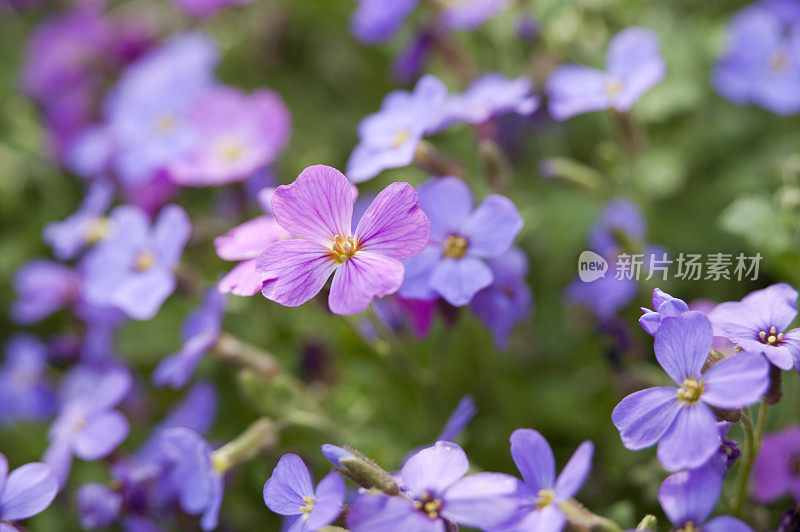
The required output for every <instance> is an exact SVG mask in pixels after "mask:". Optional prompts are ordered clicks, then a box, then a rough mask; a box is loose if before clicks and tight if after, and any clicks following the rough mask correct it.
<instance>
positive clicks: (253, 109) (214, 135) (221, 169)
mask: <svg viewBox="0 0 800 532" xmlns="http://www.w3.org/2000/svg"><path fill="white" fill-rule="evenodd" d="M188 120H189V124H190V126H191V127H193V128H194V131H195V135H196V136H197V140H196V142H195V145H194V148H193V149H192V150H191V151H190V152H189V153H188V154H186V156H185V157H181V158H179V159H178V160H177V161H174V162H173V163H172V164H171V165H170V166H169V174H170V177H171V178H172V179H173V181H175V182H176V183H178V184H181V185H190V186H209V185H221V184H224V183H230V182H233V181H241V180H243V179H246V178H248V177H250V176H251V175H252V174H253V173H254V172H256V170H258V169H260V168H263V167H265V166H267V165H268V164H270V163H272V161H273V160H274V159H275V157H276V156H277V155H278V152H280V150H281V149H282V148H283V147H284V146H285V145H286V142H287V141H288V139H289V129H290V127H291V125H290V121H291V119H290V117H289V110H288V109H287V108H286V105H285V104H284V103H283V100H281V98H280V96H278V95H277V94H276V93H274V92H272V91H268V90H259V91H256V92H254V93H253V94H251V95H248V94H245V93H243V92H240V91H238V90H236V89H231V88H228V87H221V88H218V89H214V90H212V91H210V92H208V93H207V94H205V95H204V96H202V97H200V98H199V99H198V100H197V102H196V103H195V104H194V105H193V106H192V108H191V110H190V111H189V116H188Z"/></svg>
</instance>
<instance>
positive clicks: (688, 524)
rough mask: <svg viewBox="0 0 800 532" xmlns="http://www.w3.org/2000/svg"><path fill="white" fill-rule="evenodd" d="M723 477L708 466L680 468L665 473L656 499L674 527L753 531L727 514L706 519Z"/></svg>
mask: <svg viewBox="0 0 800 532" xmlns="http://www.w3.org/2000/svg"><path fill="white" fill-rule="evenodd" d="M722 480H723V477H720V476H719V475H717V474H716V473H715V472H714V471H712V470H710V469H709V468H701V469H694V470H689V471H681V472H680V473H675V474H672V475H670V476H668V477H667V478H666V479H665V480H664V482H663V483H662V484H661V487H660V488H659V490H658V502H660V503H661V508H663V509H664V513H665V514H667V517H668V518H669V520H670V522H672V524H673V525H674V527H675V529H676V530H702V531H703V532H752V531H751V529H750V527H749V526H747V525H746V524H744V523H742V522H741V521H739V520H738V519H734V518H733V517H728V516H720V517H715V518H713V519H711V520H709V521H706V519H707V518H708V514H710V513H711V510H713V509H714V505H715V504H716V502H717V499H718V498H719V495H720V491H721V489H722Z"/></svg>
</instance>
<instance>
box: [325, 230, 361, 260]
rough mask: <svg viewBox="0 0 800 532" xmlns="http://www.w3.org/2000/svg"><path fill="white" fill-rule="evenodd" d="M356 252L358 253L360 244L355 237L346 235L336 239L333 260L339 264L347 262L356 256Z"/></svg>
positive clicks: (332, 248) (332, 251)
mask: <svg viewBox="0 0 800 532" xmlns="http://www.w3.org/2000/svg"><path fill="white" fill-rule="evenodd" d="M356 251H358V244H357V243H356V241H355V240H353V237H351V236H344V235H338V236H336V237H334V239H333V246H332V247H331V255H333V260H335V261H336V262H338V263H339V264H343V263H345V262H347V261H348V259H350V258H352V256H353V255H355V254H356Z"/></svg>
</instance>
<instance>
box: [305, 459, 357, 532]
mask: <svg viewBox="0 0 800 532" xmlns="http://www.w3.org/2000/svg"><path fill="white" fill-rule="evenodd" d="M346 491H347V490H346V488H345V485H344V480H342V477H341V476H340V475H339V473H337V472H335V471H332V472H330V473H328V474H327V475H326V476H325V478H323V479H322V480H320V482H319V484H318V485H317V489H316V491H315V492H314V508H313V509H312V510H311V513H310V514H309V515H308V521H307V526H308V527H309V528H310V529H311V530H318V529H320V528H322V527H324V526H327V525H329V524H331V523H332V522H333V521H334V520H336V518H337V517H339V514H340V513H342V503H344V497H345V494H346Z"/></svg>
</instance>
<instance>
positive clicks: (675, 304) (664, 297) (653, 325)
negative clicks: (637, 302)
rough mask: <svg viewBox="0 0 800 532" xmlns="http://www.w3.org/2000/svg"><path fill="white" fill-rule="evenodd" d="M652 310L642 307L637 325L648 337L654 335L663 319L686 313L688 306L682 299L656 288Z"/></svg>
mask: <svg viewBox="0 0 800 532" xmlns="http://www.w3.org/2000/svg"><path fill="white" fill-rule="evenodd" d="M653 309H654V310H650V309H648V308H645V307H642V317H641V318H639V325H641V326H642V329H644V331H645V332H646V333H647V334H649V335H650V336H655V335H656V332H657V331H658V328H659V327H660V326H661V322H662V321H664V319H665V318H674V317H675V316H679V315H681V314H683V313H684V312H688V310H689V305H687V304H686V303H685V302H684V301H683V300H682V299H678V298H677V297H672V296H671V295H669V294H668V293H666V292H664V291H663V290H661V289H660V288H656V289H655V290H653Z"/></svg>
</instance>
